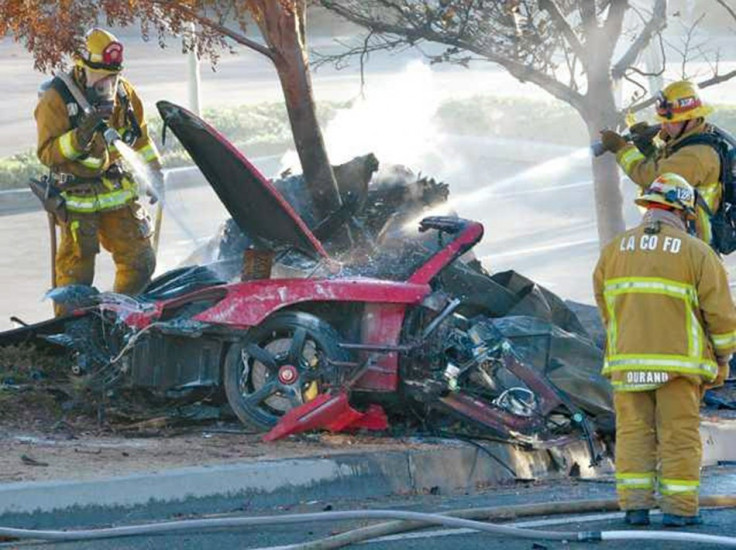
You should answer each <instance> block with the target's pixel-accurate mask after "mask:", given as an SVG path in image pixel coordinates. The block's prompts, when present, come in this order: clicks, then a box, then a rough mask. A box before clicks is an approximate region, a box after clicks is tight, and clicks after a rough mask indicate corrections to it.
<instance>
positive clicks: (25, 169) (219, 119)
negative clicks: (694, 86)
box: [0, 96, 736, 189]
mask: <svg viewBox="0 0 736 550" xmlns="http://www.w3.org/2000/svg"><path fill="white" fill-rule="evenodd" d="M349 106H350V105H349V104H347V103H320V104H318V106H317V115H318V117H319V120H320V122H321V124H323V125H324V124H326V123H327V122H329V121H330V120H331V119H332V118H333V117H334V116H335V113H336V112H337V111H338V110H339V109H344V108H347V107H349ZM203 116H204V118H205V119H206V120H207V121H208V122H209V123H210V124H212V125H213V126H214V127H215V128H217V129H218V130H219V131H220V132H222V133H223V134H224V135H225V136H226V137H227V138H228V139H229V140H231V141H232V142H233V144H234V145H235V146H236V147H238V148H239V149H241V150H243V151H245V152H246V154H248V155H249V156H259V155H266V154H274V153H279V152H282V151H283V150H285V149H286V148H288V147H291V146H292V144H293V141H292V137H291V128H290V127H289V121H288V117H287V115H286V108H285V107H284V105H283V103H263V104H259V105H249V106H242V107H232V108H223V109H205V111H204V113H203ZM639 118H641V119H643V118H645V117H642V116H640V117H639ZM712 120H713V121H714V122H715V123H716V124H718V125H719V126H722V127H723V128H725V129H727V130H729V131H730V132H732V133H735V134H736V107H734V106H728V107H726V106H721V107H719V108H718V109H717V110H716V112H715V113H714V115H713V117H712ZM435 122H436V124H437V127H438V128H439V130H440V131H441V132H446V133H455V134H472V135H484V136H496V137H506V138H513V139H526V140H534V141H543V142H547V143H556V144H560V145H570V146H575V147H583V146H585V145H586V144H587V143H588V141H589V138H588V132H587V130H586V127H585V124H584V123H583V121H582V119H581V118H580V116H579V115H578V114H577V113H576V112H575V111H574V110H573V109H572V108H571V107H569V106H567V105H564V104H561V103H559V102H551V101H543V100H531V99H526V98H496V97H492V96H478V97H473V98H468V99H462V100H450V101H446V102H445V103H443V104H442V105H441V106H440V108H439V109H438V110H437V113H436V115H435ZM148 124H149V128H150V132H151V135H152V136H153V138H154V140H155V141H156V144H157V145H158V146H159V149H160V150H161V151H162V153H163V162H164V166H165V167H168V168H171V167H176V166H183V165H188V164H191V160H190V159H189V156H188V154H187V153H186V151H184V149H183V147H182V146H181V144H179V142H178V141H177V140H176V138H175V137H174V136H173V135H168V136H167V143H166V146H165V147H164V146H162V144H161V124H162V123H161V119H160V118H159V117H158V116H156V117H153V118H151V120H149V123H148ZM45 171H46V169H45V168H44V167H43V166H42V165H41V163H40V162H38V159H37V158H36V155H35V152H33V151H27V152H25V153H18V154H15V155H12V156H10V157H6V158H3V159H0V189H3V188H4V189H10V188H18V187H25V186H26V185H27V183H26V182H27V181H28V178H29V177H31V176H37V175H39V174H43V173H44V172H45Z"/></svg>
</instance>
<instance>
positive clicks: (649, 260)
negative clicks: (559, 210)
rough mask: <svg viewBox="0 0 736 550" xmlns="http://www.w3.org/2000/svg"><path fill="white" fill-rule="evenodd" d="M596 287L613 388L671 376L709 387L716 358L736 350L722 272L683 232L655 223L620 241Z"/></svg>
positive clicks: (734, 318) (638, 386)
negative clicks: (694, 379)
mask: <svg viewBox="0 0 736 550" xmlns="http://www.w3.org/2000/svg"><path fill="white" fill-rule="evenodd" d="M655 228H658V229H655ZM656 231H658V232H656ZM593 285H594V289H595V298H596V302H597V303H598V308H599V310H600V311H601V315H602V316H603V320H604V323H605V325H606V334H607V341H606V354H605V363H604V367H603V374H604V375H605V376H607V377H609V378H610V379H611V382H612V385H613V386H614V389H615V390H618V391H637V390H651V389H655V388H657V387H659V386H661V385H662V384H663V383H665V382H667V381H668V380H669V379H671V378H673V377H676V376H690V377H696V378H697V379H702V380H705V381H712V380H713V379H715V378H716V375H717V374H718V365H717V364H716V356H719V357H727V356H728V355H730V354H731V353H732V352H733V351H734V349H736V308H735V307H734V304H733V300H732V298H731V293H730V289H729V286H728V280H727V276H726V272H725V270H724V268H723V266H722V265H721V262H720V261H719V259H718V256H717V255H716V254H715V253H714V252H713V250H711V249H710V247H708V246H707V245H705V243H703V242H702V241H700V240H698V239H695V238H693V237H691V236H690V235H688V234H687V233H686V232H684V231H682V230H680V229H677V228H675V227H672V226H671V225H668V224H666V223H662V222H655V223H654V224H651V223H645V224H642V225H640V226H638V227H636V228H634V229H630V230H628V231H626V232H624V233H622V234H620V235H618V236H617V237H616V238H614V239H613V241H612V242H611V243H609V244H608V245H607V246H606V247H605V248H604V250H603V252H602V253H601V257H600V260H599V261H598V265H597V266H596V269H595V273H594V276H593Z"/></svg>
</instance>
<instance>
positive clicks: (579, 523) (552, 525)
mask: <svg viewBox="0 0 736 550" xmlns="http://www.w3.org/2000/svg"><path fill="white" fill-rule="evenodd" d="M703 493H704V494H734V493H736V471H734V469H733V468H730V469H726V468H718V469H715V470H711V471H709V472H707V474H706V476H705V479H704V483H703ZM613 497H614V489H613V484H612V483H596V482H593V483H590V482H586V483H581V482H578V483H575V482H565V483H558V484H545V485H528V484H518V485H516V486H512V487H505V488H500V489H495V490H489V491H486V492H480V493H478V494H474V495H459V496H452V495H421V496H403V497H393V498H387V499H381V500H368V501H366V500H357V499H359V495H356V501H354V502H351V501H341V502H329V503H328V502H314V501H312V502H306V503H305V502H302V503H298V504H290V505H285V506H278V507H275V508H273V509H261V510H251V509H249V504H248V503H247V502H243V501H240V500H238V499H223V500H219V501H217V502H216V503H213V502H209V503H207V504H198V503H193V502H184V503H178V504H173V505H167V506H158V507H154V506H153V505H151V506H148V507H139V508H134V509H126V510H100V511H96V512H94V511H92V512H89V511H88V512H86V513H85V512H79V511H75V512H72V513H69V514H59V513H57V514H46V515H43V516H32V517H31V518H28V517H25V518H14V519H12V520H7V519H5V520H3V521H4V524H3V526H11V525H12V526H16V527H21V526H22V527H26V528H37V529H62V528H63V529H81V528H84V529H91V528H95V527H103V526H111V525H116V526H117V525H131V524H140V523H148V522H160V521H171V520H176V519H190V518H201V517H204V516H217V517H222V516H223V515H224V516H232V515H280V514H289V513H300V512H319V511H325V510H349V509H402V510H414V511H426V512H443V511H449V510H452V509H464V508H475V507H491V506H494V507H496V506H498V507H503V506H508V505H513V504H524V503H532V502H556V501H561V500H576V499H594V498H613ZM703 515H704V519H705V524H704V525H702V526H698V527H693V528H689V529H688V530H689V531H693V532H696V533H701V534H712V535H722V536H736V528H734V525H735V524H736V511H734V510H722V509H721V510H705V511H704V512H703ZM660 521H661V516H660V515H658V514H656V513H655V514H653V516H652V526H650V527H649V528H648V530H657V529H659V523H660ZM363 524H364V523H363V522H347V523H345V522H343V523H342V524H340V525H338V524H335V523H331V522H330V523H324V524H323V523H313V524H309V525H291V526H281V527H260V528H257V529H228V530H220V531H216V532H209V533H204V532H198V533H189V534H179V535H176V534H172V535H161V536H147V537H136V538H117V539H109V540H102V541H89V542H68V543H43V544H39V545H35V544H28V546H26V545H25V544H24V547H41V548H49V547H50V548H54V549H60V550H61V549H64V550H66V549H74V550H87V549H92V548H94V549H103V550H107V549H113V548H115V549H130V550H133V549H136V550H138V549H149V548H151V549H153V548H164V547H169V548H177V549H195V548H197V549H199V548H244V549H245V548H249V549H258V550H277V549H279V548H281V547H283V546H284V545H288V544H295V543H299V542H305V541H309V540H315V539H319V538H322V537H325V536H328V535H330V534H333V533H335V532H341V531H344V530H347V529H349V528H351V527H357V526H359V525H363ZM511 525H516V526H518V527H528V528H537V529H549V530H556V531H600V530H621V529H626V528H627V527H626V526H625V525H624V523H623V521H622V518H621V514H620V513H586V514H577V515H562V516H550V517H542V518H540V517H534V518H523V519H520V520H519V521H517V522H514V523H512V524H511ZM533 544H534V542H533V541H531V540H524V539H511V538H508V537H496V536H493V535H486V534H481V533H475V532H469V531H467V530H464V529H463V530H452V529H445V528H430V529H428V530H424V531H418V532H413V533H406V534H400V535H393V536H391V537H388V538H384V539H380V540H377V541H372V542H370V543H368V544H367V546H365V547H366V548H375V549H376V550H379V549H381V550H388V549H394V548H396V549H399V548H401V549H414V548H416V549H423V550H427V549H441V548H450V547H454V548H463V549H475V548H478V549H480V548H483V549H486V548H489V547H496V546H499V547H502V548H507V549H510V550H515V549H519V550H521V549H529V548H537V549H540V550H541V549H542V548H548V549H553V548H568V547H571V548H624V547H625V548H631V547H634V545H636V544H639V545H640V546H641V547H646V548H652V549H668V550H685V549H687V550H692V549H701V548H702V549H703V550H706V549H715V548H718V546H715V545H705V544H703V545H694V544H692V543H687V544H686V543H672V542H645V543H641V542H640V543H635V542H629V543H621V542H618V543H614V542H608V543H600V544H595V545H593V544H577V545H576V544H563V543H560V542H547V541H537V544H540V545H541V546H533ZM6 547H12V544H5V545H3V544H0V548H6Z"/></svg>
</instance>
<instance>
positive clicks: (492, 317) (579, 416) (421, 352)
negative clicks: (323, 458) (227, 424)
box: [0, 102, 611, 455]
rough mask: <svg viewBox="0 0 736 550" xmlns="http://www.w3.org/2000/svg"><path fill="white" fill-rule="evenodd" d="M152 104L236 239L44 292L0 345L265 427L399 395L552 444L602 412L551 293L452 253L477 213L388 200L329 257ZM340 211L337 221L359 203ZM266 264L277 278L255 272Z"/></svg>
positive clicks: (596, 385) (408, 405)
mask: <svg viewBox="0 0 736 550" xmlns="http://www.w3.org/2000/svg"><path fill="white" fill-rule="evenodd" d="M158 108H159V111H160V113H161V116H162V117H163V119H164V121H165V124H166V126H167V127H168V128H169V129H170V130H171V131H172V132H173V133H174V135H176V137H177V138H178V139H179V141H180V142H181V143H182V145H183V146H184V147H185V148H186V149H187V151H188V152H189V154H190V156H191V157H192V159H193V160H194V161H195V162H196V163H197V165H198V166H199V168H200V170H201V171H202V173H203V174H204V176H205V177H206V178H207V180H208V181H209V183H210V184H211V186H212V187H213V188H214V190H215V191H216V193H217V195H218V196H219V198H220V199H221V200H222V202H223V203H224V204H225V206H226V207H227V209H228V211H229V212H230V214H231V215H232V220H231V224H232V223H234V225H235V227H236V230H237V231H238V232H240V234H242V235H244V236H245V237H246V239H245V241H246V244H243V245H242V246H241V248H240V249H238V250H237V251H236V252H235V253H232V254H231V255H230V257H229V258H224V259H223V258H220V259H219V260H220V261H219V265H211V266H201V265H196V266H191V267H183V268H179V269H175V270H173V271H171V272H168V273H166V274H164V275H162V276H160V277H159V278H157V279H155V280H154V281H153V282H152V283H151V284H150V285H149V286H148V288H147V289H146V290H145V291H144V293H142V294H141V295H140V296H136V297H127V296H120V295H116V294H112V293H97V292H96V291H94V289H78V288H77V289H73V288H72V289H70V288H68V289H60V292H59V293H58V294H57V296H56V299H64V300H67V302H68V303H70V304H71V305H72V306H73V313H72V314H70V315H68V316H66V317H64V318H59V319H54V320H50V321H46V322H44V323H38V324H36V325H30V326H28V327H24V328H21V329H17V330H14V331H10V332H7V333H5V334H3V335H0V344H7V343H17V342H19V341H23V340H28V339H40V340H42V341H44V342H46V343H50V344H52V345H54V346H60V348H61V349H64V350H67V351H68V352H71V353H72V354H73V355H74V362H75V367H74V369H75V373H77V374H78V375H79V376H83V377H86V379H87V380H88V381H89V382H90V383H94V384H96V385H98V386H99V387H105V388H109V387H115V386H116V385H132V386H140V387H145V388H151V389H155V390H171V389H184V388H194V387H222V388H224V392H225V394H226V396H227V400H228V402H229V404H230V406H231V407H232V409H233V411H234V412H235V413H236V415H237V416H238V418H240V420H242V421H243V422H244V423H245V424H247V425H248V426H251V427H255V428H257V429H259V430H262V431H264V432H267V433H266V435H265V437H266V439H269V440H270V439H276V438H279V437H283V436H285V435H288V434H293V433H297V432H302V431H305V430H310V429H316V428H324V429H329V430H351V429H357V428H368V429H385V428H386V427H387V426H388V423H389V422H391V419H393V418H396V417H397V416H400V415H406V414H407V412H408V411H409V410H412V409H414V410H422V411H432V412H433V413H434V414H437V413H440V414H445V415H448V416H451V417H454V418H456V419H461V420H463V421H464V422H466V423H467V424H468V425H469V426H472V427H473V429H475V430H478V431H480V432H485V433H490V434H492V435H493V436H495V437H499V438H503V439H507V440H514V441H516V442H522V443H527V444H530V445H556V444H559V443H561V442H564V441H570V440H571V439H576V438H584V439H587V440H588V441H589V442H590V441H591V432H592V430H593V429H594V425H595V422H596V420H600V419H601V418H604V417H607V416H609V415H610V412H611V397H610V388H609V387H608V385H607V383H606V382H605V380H603V379H602V378H600V376H599V375H598V374H597V371H598V369H599V367H600V364H601V352H600V350H599V349H598V347H596V346H595V345H594V344H593V342H592V341H591V340H590V339H589V337H588V335H587V333H586V332H585V330H584V329H583V327H582V326H581V324H580V322H579V321H578V319H577V318H576V317H575V315H574V314H572V312H571V311H570V310H569V309H567V307H566V306H565V305H564V303H563V302H562V301H561V300H559V299H558V298H557V297H555V296H554V295H552V294H551V293H549V292H547V291H545V290H544V289H542V288H540V287H538V286H536V285H534V284H533V283H532V282H531V281H528V280H526V279H524V278H523V277H521V276H520V275H518V274H516V273H513V272H506V273H501V274H496V275H494V276H490V275H488V274H487V273H486V272H484V271H483V270H482V268H480V267H479V266H478V264H477V262H473V261H468V253H469V251H470V250H471V249H472V248H473V246H474V245H476V244H477V243H478V242H479V241H480V240H481V237H482V235H483V226H482V225H481V224H480V223H477V222H474V221H470V220H465V219H462V218H459V217H456V216H430V217H425V218H421V216H420V217H418V218H417V217H416V213H415V212H414V213H412V214H411V215H409V216H401V215H398V212H392V213H391V215H389V216H387V217H386V219H385V220H383V221H382V222H381V223H379V224H374V226H375V227H373V228H372V229H371V230H366V229H365V227H366V224H365V223H363V224H356V225H355V227H354V235H358V234H359V233H360V232H361V231H363V233H364V235H363V237H365V238H363V239H361V244H360V247H361V252H360V253H351V254H350V255H349V257H347V258H346V257H343V258H341V261H340V262H338V261H335V260H333V259H332V258H331V257H330V255H329V254H328V253H327V252H326V250H325V246H324V243H323V242H322V241H320V240H318V238H317V237H316V236H315V234H318V233H319V231H318V230H319V228H314V227H312V228H311V229H314V232H313V231H312V230H311V229H310V227H308V224H307V223H305V221H304V219H302V217H300V215H299V214H297V212H296V211H295V209H294V208H293V207H292V205H291V204H289V202H287V200H286V199H285V198H284V195H283V194H282V193H280V192H279V191H278V190H277V187H276V186H274V185H273V183H272V182H270V181H269V180H267V179H266V178H264V177H263V176H262V175H261V174H260V173H259V172H258V171H257V170H256V169H255V168H254V167H253V166H252V165H251V164H250V163H249V162H248V161H247V159H246V158H245V157H243V155H242V154H241V153H240V152H239V151H238V150H236V149H235V148H234V147H233V146H232V145H231V144H230V143H229V142H228V141H227V140H226V139H225V138H224V137H223V136H222V135H220V134H219V133H218V132H217V131H216V130H215V129H214V128H212V127H211V126H209V125H208V124H207V123H206V122H204V121H203V120H201V119H200V118H198V117H197V116H195V115H194V114H192V113H190V112H188V111H187V110H185V109H183V108H181V107H178V106H176V105H173V104H171V103H168V102H160V103H159V104H158ZM359 199H360V200H357V201H353V204H359V205H362V208H363V209H365V208H370V207H371V206H374V205H375V204H374V203H375V201H373V202H372V201H371V199H370V197H369V198H368V200H366V196H365V193H364V196H362V197H360V198H359ZM347 202H350V201H347ZM366 205H368V206H366ZM348 214H349V215H347V216H343V218H344V219H347V220H348V221H344V220H343V221H344V223H345V224H347V225H350V223H349V221H350V220H353V221H356V220H357V219H358V218H359V217H360V212H359V211H358V209H357V208H354V209H353V211H352V212H349V213H348ZM412 220H413V221H412ZM341 223H342V222H341ZM312 225H314V224H312ZM323 226H324V224H323ZM461 257H462V258H461ZM233 258H234V259H235V264H236V265H237V267H236V270H235V273H238V274H239V273H240V272H243V265H244V263H245V264H248V263H250V264H253V262H256V264H257V263H258V262H259V261H260V262H261V263H263V262H265V263H266V264H268V265H266V266H265V267H266V269H265V275H263V274H262V275H261V276H260V277H261V278H259V276H258V274H257V273H255V272H257V271H258V269H256V270H255V271H254V270H253V269H251V272H250V274H246V276H245V277H235V278H234V279H235V280H233V277H232V270H231V272H230V274H229V275H227V274H225V271H226V270H225V269H224V267H223V266H225V265H226V264H228V262H230V263H229V264H228V265H230V266H231V267H232V261H233ZM244 258H245V262H244ZM272 265H273V268H274V272H278V271H279V269H278V266H281V267H283V268H284V269H283V270H282V272H284V273H287V274H288V276H285V277H284V276H278V274H276V275H274V276H269V274H270V272H271V266H272ZM252 267H253V265H251V268H252ZM256 267H258V266H257V265H256ZM261 267H263V266H261ZM245 271H248V270H247V269H246V270H245ZM261 271H264V270H263V269H261ZM295 274H296V275H295ZM591 451H592V443H591ZM593 455H595V453H593Z"/></svg>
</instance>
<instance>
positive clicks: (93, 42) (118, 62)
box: [75, 28, 123, 74]
mask: <svg viewBox="0 0 736 550" xmlns="http://www.w3.org/2000/svg"><path fill="white" fill-rule="evenodd" d="M75 61H76V64H77V65H79V66H80V67H86V68H88V69H90V70H92V71H96V72H101V73H106V74H117V73H119V72H120V71H122V70H123V45H122V44H121V43H120V42H119V41H118V39H117V38H116V37H115V35H114V34H112V33H111V32H108V31H106V30H104V29H100V28H94V29H91V30H90V31H89V32H88V33H87V35H86V36H85V39H84V49H82V51H80V52H77V55H76V59H75Z"/></svg>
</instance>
